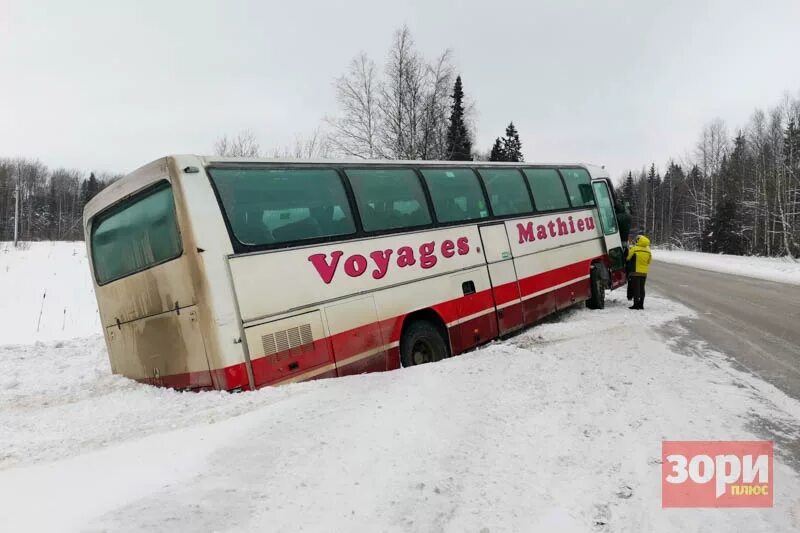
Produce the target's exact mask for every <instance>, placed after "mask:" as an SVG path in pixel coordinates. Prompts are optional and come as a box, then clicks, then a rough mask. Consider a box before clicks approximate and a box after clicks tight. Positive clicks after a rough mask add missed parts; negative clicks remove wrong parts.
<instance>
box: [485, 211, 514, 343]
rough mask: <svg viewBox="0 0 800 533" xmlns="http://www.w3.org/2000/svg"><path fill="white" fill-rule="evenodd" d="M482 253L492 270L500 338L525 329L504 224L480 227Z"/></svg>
mask: <svg viewBox="0 0 800 533" xmlns="http://www.w3.org/2000/svg"><path fill="white" fill-rule="evenodd" d="M480 233H481V241H482V243H483V253H484V256H485V257H486V263H487V265H488V267H489V278H490V280H491V283H492V296H493V297H494V304H495V310H496V313H497V324H498V329H499V333H500V335H503V334H505V333H508V332H510V331H513V330H515V329H518V328H520V327H522V324H523V320H522V300H521V298H520V291H519V283H518V282H517V272H516V269H515V267H514V260H513V258H512V256H511V245H510V243H509V241H508V234H507V233H506V226H505V224H503V223H500V224H492V225H487V226H480Z"/></svg>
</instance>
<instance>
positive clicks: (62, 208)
mask: <svg viewBox="0 0 800 533" xmlns="http://www.w3.org/2000/svg"><path fill="white" fill-rule="evenodd" d="M118 177H119V176H116V175H109V174H101V175H95V174H94V173H90V174H89V175H88V176H86V173H84V172H82V171H79V170H74V169H65V168H58V169H53V170H51V169H49V168H47V166H45V165H44V164H43V163H42V162H40V161H38V160H31V159H22V158H17V159H0V241H10V240H13V239H14V210H15V205H14V204H15V194H16V190H17V187H19V229H18V231H19V235H18V238H19V240H20V241H41V240H51V241H73V240H83V227H82V217H83V206H84V205H86V202H88V201H89V200H90V199H91V198H92V197H93V196H94V195H95V194H97V193H98V192H99V191H100V190H102V189H103V188H104V187H105V186H106V185H108V184H109V183H110V182H112V181H113V180H115V179H117V178H118Z"/></svg>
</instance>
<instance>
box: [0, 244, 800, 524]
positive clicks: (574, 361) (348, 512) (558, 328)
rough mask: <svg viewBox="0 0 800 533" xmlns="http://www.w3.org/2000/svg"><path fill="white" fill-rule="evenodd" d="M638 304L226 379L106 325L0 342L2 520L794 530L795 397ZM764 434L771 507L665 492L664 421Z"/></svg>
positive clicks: (652, 305)
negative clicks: (193, 376) (159, 380)
mask: <svg viewBox="0 0 800 533" xmlns="http://www.w3.org/2000/svg"><path fill="white" fill-rule="evenodd" d="M67 257H72V256H69V255H68V254H67ZM66 260H67V261H71V259H66ZM62 266H63V265H62ZM68 270H71V269H68ZM22 271H23V272H24V271H26V270H25V269H23V270H22ZM34 285H35V284H34ZM19 286H23V283H20V285H19ZM18 296H19V295H18ZM648 302H649V309H648V310H647V311H645V312H634V311H629V310H628V309H627V302H626V301H625V299H624V297H623V296H622V295H621V294H619V293H617V292H615V293H613V294H611V295H610V297H609V300H608V307H607V309H605V310H603V311H588V310H586V309H575V310H572V311H569V312H566V313H562V314H561V315H559V316H558V317H557V318H556V319H555V320H552V321H549V322H547V323H544V324H541V325H539V326H537V327H535V328H533V329H530V330H528V331H526V332H524V333H522V334H520V335H518V336H515V337H513V338H511V339H509V340H507V341H503V342H496V343H493V344H491V345H489V346H487V347H485V348H483V349H480V350H477V351H475V352H472V353H469V354H466V355H463V356H460V357H456V358H453V359H449V360H446V361H442V362H440V363H437V364H432V365H425V366H421V367H415V368H410V369H403V370H399V371H394V372H387V373H381V374H370V375H363V376H352V377H347V378H341V379H333V380H323V381H316V382H309V383H300V384H294V385H288V386H283V387H278V388H267V389H263V390H260V391H256V392H253V393H242V394H234V395H229V394H226V393H217V392H207V393H200V394H191V393H179V392H175V391H170V390H163V389H156V388H152V387H148V386H144V385H139V384H136V383H133V382H131V381H129V380H126V379H124V378H121V377H118V376H111V375H109V371H108V362H107V360H106V355H105V353H104V346H103V342H102V339H101V338H100V337H99V336H98V335H94V336H89V337H85V338H77V339H71V340H61V341H55V342H38V343H27V344H22V345H16V346H13V345H12V346H9V345H6V346H2V347H0V365H2V366H1V367H0V368H2V372H0V428H2V431H0V502H2V503H1V504H0V531H18V530H23V529H24V530H31V531H85V530H89V531H99V530H109V531H175V530H186V531H211V530H234V529H236V530H244V531H297V530H301V529H302V530H305V531H369V532H372V531H454V532H460V531H476V532H477V531H490V532H497V531H539V530H540V531H568V532H569V531H602V532H615V531H636V532H639V531H697V530H705V531H728V530H739V529H741V528H742V527H743V525H745V524H746V528H747V530H748V531H751V532H752V531H788V530H793V529H798V528H800V478H798V476H797V474H796V473H795V472H794V471H793V470H792V469H791V468H790V467H789V466H788V465H787V464H786V463H785V461H784V460H783V459H782V446H783V444H782V443H784V442H786V441H792V440H796V439H798V438H800V429H799V426H800V404H799V403H798V402H797V401H795V400H793V399H791V398H789V397H787V396H786V395H784V394H783V393H781V392H780V391H778V390H777V389H775V388H774V387H772V386H771V385H768V384H766V383H764V382H763V381H760V380H758V379H757V378H755V377H753V376H752V375H749V374H744V373H741V372H739V371H737V370H735V369H734V368H733V367H732V366H731V365H730V363H729V362H728V360H727V359H726V358H725V357H724V356H723V355H721V354H717V353H714V352H710V351H708V350H707V349H706V348H705V346H704V345H703V344H702V343H701V342H699V341H697V340H696V339H691V338H689V337H688V336H687V333H686V331H684V330H683V328H682V327H681V326H680V323H679V322H678V319H679V318H681V317H687V316H690V315H691V313H690V312H689V311H688V310H687V309H686V308H684V307H682V306H680V305H679V304H677V303H674V302H672V301H670V300H666V299H663V298H660V297H658V296H654V297H651V298H649V299H648ZM91 310H92V309H86V310H85V311H86V312H87V313H89V312H90V311H91ZM765 421H768V423H764V422H765ZM764 428H769V429H768V430H767V429H764ZM762 438H767V439H772V438H775V440H776V461H775V464H776V472H775V478H776V482H775V507H774V508H773V509H736V510H724V509H719V510H708V509H661V507H660V480H661V470H660V468H661V465H660V464H659V461H660V453H661V441H662V440H664V439H670V440H692V439H702V440H705V439H736V440H738V439H762Z"/></svg>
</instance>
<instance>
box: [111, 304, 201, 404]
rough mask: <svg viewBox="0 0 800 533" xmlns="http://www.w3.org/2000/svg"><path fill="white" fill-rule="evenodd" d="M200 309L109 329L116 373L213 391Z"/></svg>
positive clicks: (184, 309) (159, 383)
mask: <svg viewBox="0 0 800 533" xmlns="http://www.w3.org/2000/svg"><path fill="white" fill-rule="evenodd" d="M197 312H198V311H197V306H195V305H191V306H188V307H177V306H176V308H175V309H173V310H171V311H166V312H163V313H159V314H156V315H152V316H148V317H145V318H140V319H138V320H132V321H130V322H124V323H119V324H117V325H114V326H108V327H107V328H106V335H107V338H108V346H109V352H110V356H111V357H110V358H111V369H112V371H113V372H114V373H115V374H122V375H123V376H126V377H129V378H132V379H135V380H137V381H141V382H144V383H149V384H151V385H157V386H161V387H172V388H175V389H206V388H212V387H213V384H212V381H211V372H210V371H209V367H208V359H207V357H206V349H205V343H204V342H203V335H202V333H201V332H200V324H199V321H198V317H197Z"/></svg>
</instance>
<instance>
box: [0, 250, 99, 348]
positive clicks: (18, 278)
mask: <svg viewBox="0 0 800 533" xmlns="http://www.w3.org/2000/svg"><path fill="white" fill-rule="evenodd" d="M90 276H91V275H90V273H89V265H88V260H87V258H86V246H85V245H84V243H82V242H33V243H25V244H24V247H23V248H21V249H15V248H14V246H13V244H12V243H8V242H0V345H2V344H13V343H26V342H32V341H36V340H54V339H69V338H74V337H83V336H87V335H94V334H97V333H101V329H100V317H99V314H98V311H97V300H96V299H95V296H94V289H93V288H92V279H91V277H90ZM40 313H41V319H40Z"/></svg>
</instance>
